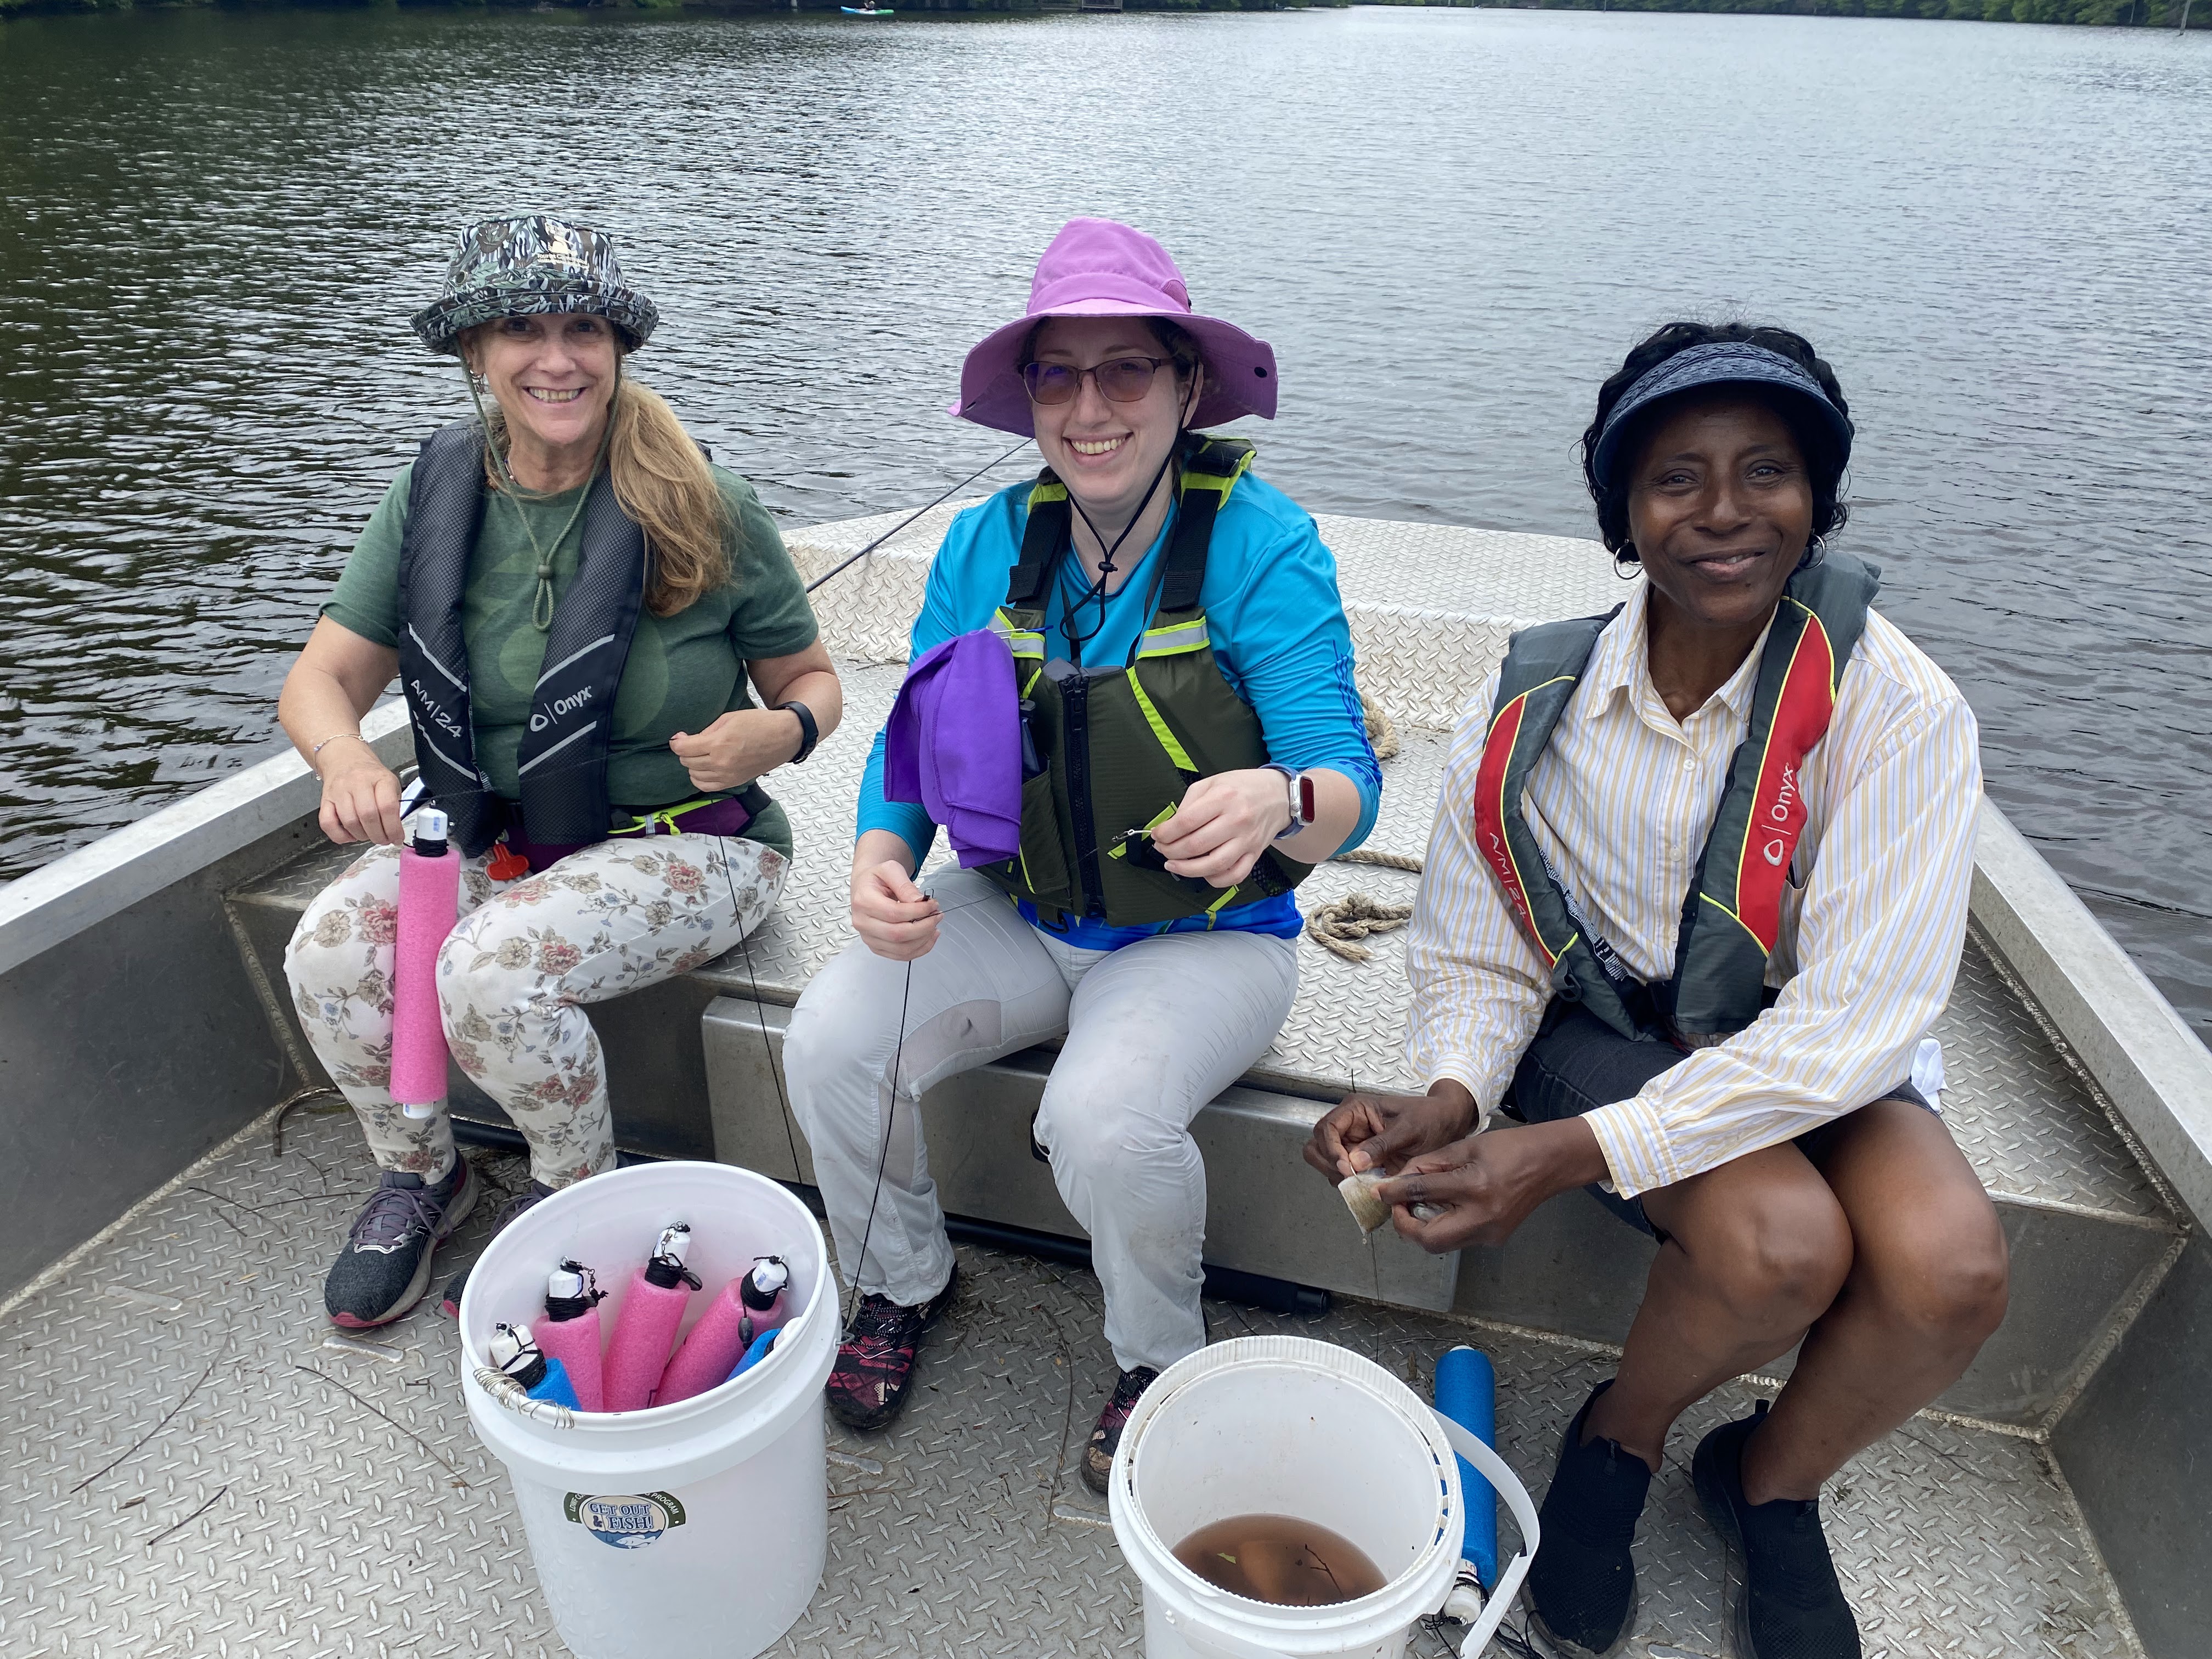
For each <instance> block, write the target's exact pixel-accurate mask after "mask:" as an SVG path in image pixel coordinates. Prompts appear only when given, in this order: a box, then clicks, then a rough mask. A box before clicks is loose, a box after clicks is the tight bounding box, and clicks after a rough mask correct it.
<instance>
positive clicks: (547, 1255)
mask: <svg viewBox="0 0 2212 1659" xmlns="http://www.w3.org/2000/svg"><path fill="white" fill-rule="evenodd" d="M677 1221H684V1222H689V1223H690V1226H691V1248H690V1256H689V1261H690V1266H691V1267H692V1268H693V1270H694V1271H696V1273H698V1275H699V1277H700V1279H702V1281H703V1283H704V1285H705V1288H704V1289H703V1290H702V1291H694V1292H693V1293H692V1297H691V1306H690V1309H688V1310H686V1314H685V1328H687V1329H688V1328H690V1323H691V1322H692V1321H694V1320H696V1317H697V1316H699V1315H700V1314H701V1313H702V1312H704V1311H705V1310H706V1307H707V1304H708V1301H709V1299H710V1298H711V1297H712V1296H713V1293H714V1291H718V1290H720V1288H721V1286H722V1285H724V1284H725V1283H726V1281H727V1280H728V1279H731V1278H732V1276H734V1275H735V1274H737V1273H742V1272H744V1270H745V1269H746V1268H748V1267H751V1266H752V1263H753V1259H754V1258H755V1257H756V1256H762V1255H780V1256H781V1257H782V1258H783V1259H784V1260H785V1261H787V1263H789V1264H790V1267H791V1285H790V1287H789V1289H787V1291H785V1292H784V1294H785V1295H786V1296H787V1297H791V1298H792V1299H793V1317H792V1319H791V1321H790V1322H789V1323H788V1324H787V1326H786V1328H785V1329H784V1333H783V1334H782V1335H781V1336H780V1337H778V1338H777V1339H776V1345H775V1348H774V1350H773V1351H771V1352H770V1353H769V1356H768V1358H766V1359H764V1360H763V1361H762V1362H761V1363H760V1364H757V1365H756V1366H754V1368H753V1369H752V1370H750V1371H748V1372H746V1373H745V1374H744V1376H741V1377H739V1378H738V1380H737V1381H736V1382H734V1383H723V1384H722V1385H721V1386H720V1388H715V1389H708V1391H707V1392H706V1393H705V1394H702V1395H696V1396H694V1397H693V1398H691V1399H690V1400H685V1401H678V1403H677V1404H675V1405H672V1406H659V1407H652V1408H651V1409H648V1410H646V1411H638V1412H622V1413H589V1414H581V1415H577V1416H574V1419H573V1421H572V1422H571V1424H570V1425H568V1426H566V1427H563V1426H562V1425H560V1424H559V1423H557V1422H556V1421H554V1420H550V1419H554V1418H556V1417H558V1416H559V1415H561V1413H557V1412H556V1411H552V1410H543V1409H542V1408H541V1412H542V1415H541V1414H532V1415H525V1414H523V1413H519V1412H517V1411H515V1410H513V1409H511V1408H510V1407H508V1406H507V1405H503V1404H501V1401H499V1400H498V1399H496V1398H495V1397H494V1395H491V1394H490V1393H489V1392H487V1391H486V1389H484V1387H483V1384H482V1383H479V1382H478V1381H477V1367H479V1366H480V1365H482V1364H484V1363H485V1352H484V1351H485V1347H486V1345H487V1344H488V1342H489V1340H490V1337H491V1333H492V1328H493V1326H494V1325H495V1324H497V1323H498V1322H501V1321H507V1322H524V1323H527V1322H533V1321H535V1320H538V1319H539V1318H542V1317H543V1316H544V1307H545V1275H546V1274H547V1273H549V1272H550V1270H551V1269H552V1268H553V1267H555V1265H556V1264H557V1263H558V1262H559V1261H561V1260H562V1258H563V1257H564V1256H565V1257H574V1259H575V1260H577V1261H581V1262H584V1263H585V1264H586V1265H587V1266H589V1267H592V1268H593V1269H595V1270H596V1271H597V1273H598V1274H599V1284H600V1286H601V1288H603V1289H605V1291H608V1292H609V1294H608V1297H607V1299H606V1300H605V1302H603V1303H601V1304H599V1315H600V1317H601V1319H602V1320H603V1321H604V1322H605V1325H606V1327H607V1328H609V1329H611V1328H612V1326H613V1321H614V1319H615V1316H616V1315H617V1313H618V1312H619V1311H620V1310H621V1306H622V1298H623V1294H624V1293H625V1291H627V1290H628V1288H629V1281H630V1278H631V1275H632V1274H633V1273H635V1271H636V1269H637V1268H638V1267H641V1266H642V1265H643V1264H644V1261H645V1259H646V1257H647V1255H648V1254H650V1252H651V1250H652V1249H653V1239H654V1237H655V1236H656V1235H658V1234H659V1231H660V1230H661V1229H662V1228H663V1227H665V1226H667V1225H669V1224H671V1222H677ZM837 1334H838V1308H837V1297H836V1291H835V1289H834V1288H833V1286H832V1285H831V1282H830V1277H829V1261H828V1252H827V1251H826V1250H825V1249H823V1241H822V1230H821V1229H820V1227H818V1226H817V1225H816V1224H815V1220H814V1218H813V1216H812V1215H811V1214H810V1213H808V1212H807V1209H806V1207H805V1206H804V1205H803V1204H801V1203H800V1202H799V1200H797V1199H795V1198H793V1196H792V1195H791V1194H789V1193H787V1192H786V1191H785V1190H784V1189H783V1188H781V1187H779V1186H778V1185H776V1183H775V1182H773V1181H770V1180H769V1179H767V1178H766V1177H765V1176H757V1175H755V1174H753V1173H752V1172H751V1171H750V1170H738V1169H732V1168H731V1167H729V1166H728V1165H726V1164H688V1163H687V1164H647V1165H641V1166H640V1167H638V1168H635V1169H629V1170H616V1171H613V1172H611V1173H610V1174H607V1175H604V1176H596V1177H594V1178H593V1179H592V1180H590V1181H584V1182H578V1183H577V1184H576V1185H574V1186H573V1187H569V1188H564V1189H563V1190H562V1191H561V1192H558V1193H556V1194H554V1195H553V1196H552V1197H550V1198H549V1199H547V1200H544V1202H543V1203H541V1204H538V1205H537V1206H534V1207H533V1208H532V1209H530V1210H528V1211H526V1212H524V1213H523V1214H522V1215H520V1216H519V1217H518V1218H516V1219H515V1220H514V1221H513V1223H512V1224H511V1225H509V1226H508V1227H507V1231H504V1232H502V1233H501V1234H500V1236H499V1237H497V1238H495V1239H494V1240H493V1241H492V1243H491V1245H490V1247H489V1249H486V1250H485V1251H484V1253H483V1259H482V1260H481V1261H478V1262H477V1266H476V1268H475V1270H474V1271H473V1272H471V1273H470V1274H469V1282H468V1288H467V1291H466V1292H465V1295H464V1296H463V1297H462V1301H461V1346H462V1358H461V1392H462V1394H463V1395H464V1396H465V1398H466V1399H467V1401H468V1407H469V1419H470V1421H471V1423H472V1424H474V1425H475V1427H476V1431H477V1437H479V1438H481V1439H482V1440H483V1443H484V1444H485V1445H486V1446H487V1447H489V1449H491V1451H492V1452H493V1454H494V1455H496V1456H497V1457H498V1458H499V1460H500V1461H501V1462H503V1463H504V1464H506V1466H507V1475H508V1477H509V1479H510V1480H512V1482H513V1487H514V1501H515V1507H516V1508H517V1510H520V1513H521V1516H522V1525H523V1531H524V1533H525V1534H526V1537H527V1538H528V1540H529V1543H530V1553H531V1558H532V1560H533V1561H535V1562H536V1564H537V1567H538V1583H539V1584H540V1585H541V1587H542V1588H543V1589H544V1593H545V1601H546V1604H547V1605H548V1607H550V1608H551V1610H552V1613H553V1623H554V1626H555V1628H556V1630H558V1632H560V1636H561V1639H562V1641H563V1642H564V1643H566V1644H568V1649H569V1650H570V1651H571V1652H573V1653H574V1654H575V1655H577V1656H578V1659H683V1656H689V1655H695V1654H697V1655H703V1654H712V1655H714V1656H716V1659H750V1656H751V1655H754V1654H757V1653H758V1652H760V1651H761V1650H763V1648H766V1647H768V1646H769V1645H770V1644H772V1643H774V1642H775V1640H776V1639H777V1638H780V1637H781V1636H782V1634H783V1633H784V1632H785V1631H787V1630H788V1629H789V1628H790V1627H791V1626H792V1625H793V1622H795V1621H796V1620H797V1619H798V1618H799V1614H800V1613H804V1612H805V1610H806V1604H807V1603H808V1602H809V1601H811V1600H812V1599H813V1595H814V1592H815V1589H817V1586H818V1585H819V1584H820V1583H821V1582H822V1564H823V1556H824V1554H825V1553H826V1552H827V1549H828V1547H829V1471H828V1467H827V1463H826V1461H825V1459H824V1456H823V1432H822V1385H823V1382H824V1381H825V1380H826V1379H827V1377H828V1376H829V1366H830V1363H831V1361H832V1360H833V1359H834V1358H836V1352H837Z"/></svg>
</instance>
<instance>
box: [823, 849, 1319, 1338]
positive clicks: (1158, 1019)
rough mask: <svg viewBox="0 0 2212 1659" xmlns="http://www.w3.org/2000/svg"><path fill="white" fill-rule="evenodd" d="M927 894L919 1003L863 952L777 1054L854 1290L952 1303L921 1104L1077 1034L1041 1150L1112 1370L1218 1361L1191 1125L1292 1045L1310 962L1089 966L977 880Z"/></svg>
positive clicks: (1049, 1098)
mask: <svg viewBox="0 0 2212 1659" xmlns="http://www.w3.org/2000/svg"><path fill="white" fill-rule="evenodd" d="M926 885H927V886H928V888H929V889H930V890H931V892H932V893H933V895H934V896H935V897H936V899H937V901H938V903H939V906H940V907H941V909H942V911H943V919H942V921H940V922H939V925H938V935H937V944H936V945H935V947H934V948H933V949H932V950H931V951H930V952H929V954H928V955H927V956H925V957H920V958H918V959H917V960H916V961H915V963H914V964H913V979H912V983H911V985H909V984H908V976H907V968H906V965H905V964H904V963H896V962H890V961H887V960H885V959H884V958H883V957H878V956H877V955H876V954H875V953H874V952H872V951H870V950H869V949H868V948H867V946H866V945H862V944H859V943H857V942H856V943H854V944H853V945H849V946H848V947H847V949H846V950H845V951H844V953H843V954H842V955H841V956H840V957H837V958H836V960H835V961H834V962H832V963H829V966H828V967H826V968H824V969H823V970H822V971H821V972H820V973H819V974H817V975H815V977H814V981H813V982H812V983H811V985H809V986H808V987H806V990H805V994H803V995H801V996H800V998H799V1006H798V1007H797V1008H796V1009H794V1010H793V1013H792V1017H791V1025H790V1029H789V1031H788V1033H787V1036H786V1037H785V1040H784V1050H783V1053H784V1066H785V1069H786V1072H787V1076H788V1079H789V1082H790V1087H791V1104H792V1109H793V1112H794V1113H795V1114H796V1115H798V1118H799V1126H800V1127H801V1128H803V1129H804V1130H805V1133H806V1139H807V1140H808V1142H809V1144H810V1145H811V1146H812V1148H813V1151H814V1170H815V1177H816V1179H817V1181H819V1182H821V1185H822V1196H823V1201H824V1202H825V1203H826V1204H827V1205H828V1206H829V1225H830V1228H831V1231H833V1233H834V1234H835V1235H836V1241H837V1257H838V1261H839V1263H840V1266H841V1267H842V1269H843V1271H844V1273H845V1275H846V1278H847V1280H848V1283H853V1282H857V1283H858V1285H860V1289H861V1290H863V1291H874V1292H877V1293H878V1294H880V1295H883V1296H887V1297H890V1299H891V1300H892V1301H894V1302H896V1303H900V1304H905V1305H908V1306H911V1305H913V1304H916V1303H920V1302H926V1301H927V1300H928V1299H929V1298H930V1297H933V1296H934V1295H936V1294H937V1293H938V1292H939V1291H941V1290H943V1289H944V1288H945V1283H946V1281H947V1280H948V1279H951V1275H952V1246H951V1242H950V1241H949V1240H948V1239H947V1238H946V1237H945V1215H944V1212H943V1211H941V1210H940V1209H939V1207H938V1203H937V1188H936V1184H935V1183H934V1182H932V1181H931V1180H930V1178H929V1167H928V1157H927V1149H926V1148H925V1147H924V1146H923V1145H922V1138H921V1114H920V1112H919V1111H918V1110H917V1109H916V1106H917V1103H918V1101H919V1099H920V1097H921V1094H922V1093H923V1091H926V1090H927V1089H928V1088H929V1087H930V1085H933V1084H934V1083H937V1082H939V1081H940V1080H942V1079H945V1078H948V1077H951V1076H953V1075H955V1074H956V1073H961V1072H965V1071H969V1070H970V1069H972V1068H974V1067H975V1066H981V1065H983V1064H985V1063H987V1061H990V1060H996V1059H998V1058H999V1057H1000V1056H1001V1055H1003V1054H1012V1053H1014V1052H1015V1051H1016V1050H1018V1049H1021V1048H1028V1047H1030V1045H1031V1044H1033V1043H1036V1042H1042V1040H1044V1039H1045V1038H1047V1037H1053V1036H1062V1035H1065V1036H1066V1044H1065V1046H1064V1047H1063V1048H1061V1050H1060V1058H1059V1060H1057V1061H1056V1062H1055V1063H1054V1066H1053V1069H1052V1077H1051V1079H1050V1080H1049V1081H1048V1083H1047V1084H1046V1085H1045V1091H1044V1104H1043V1109H1042V1111H1041V1112H1040V1114H1039V1115H1038V1117H1037V1121H1036V1138H1037V1140H1038V1142H1039V1143H1040V1144H1041V1145H1042V1146H1044V1148H1045V1149H1046V1150H1047V1151H1048V1152H1050V1153H1051V1154H1052V1174H1053V1180H1054V1182H1055V1183H1056V1184H1057V1185H1058V1187H1059V1188H1060V1197H1061V1198H1062V1199H1064V1200H1066V1204H1067V1207H1068V1209H1069V1210H1070V1211H1071V1212H1073V1215H1074V1217H1075V1218H1076V1219H1077V1220H1078V1221H1079V1222H1080V1223H1081V1224H1082V1225H1083V1227H1084V1229H1085V1231H1087V1232H1088V1233H1089V1234H1090V1235H1091V1262H1092V1265H1093V1266H1094V1267H1096V1269H1097V1273H1098V1279H1099V1283H1100V1284H1101V1285H1103V1287H1104V1289H1105V1292H1106V1340H1107V1341H1108V1342H1109V1344H1110V1345H1111V1346H1112V1347H1113V1350H1114V1359H1115V1364H1118V1365H1120V1366H1121V1368H1122V1369H1123V1370H1133V1369H1134V1368H1136V1367H1137V1366H1139V1365H1150V1366H1152V1367H1154V1368H1156V1369H1157V1368H1164V1367H1165V1366H1168V1365H1170V1364H1174V1363H1175V1362H1176V1360H1178V1359H1180V1358H1182V1357H1183V1356H1184V1355H1185V1354H1187V1353H1192V1352H1195V1351H1196V1350H1198V1349H1199V1348H1200V1347H1202V1346H1205V1342H1206V1328H1205V1322H1204V1320H1203V1318H1202V1316H1201V1315H1200V1311H1199V1291H1200V1285H1201V1284H1202V1283H1203V1279H1204V1275H1203V1270H1202V1268H1201V1267H1200V1250H1201V1249H1202V1248H1203V1246H1204V1244H1205V1242H1206V1170H1205V1168H1204V1166H1203V1164H1201V1163H1200V1159H1199V1155H1198V1146H1197V1143H1195V1142H1194V1141H1193V1140H1192V1139H1191V1138H1190V1121H1191V1120H1192V1119H1193V1118H1194V1117H1195V1116H1197V1115H1198V1112H1199V1109H1200V1107H1202V1106H1204V1105H1205V1104H1206V1103H1207V1102H1208V1101H1210V1100H1212V1098H1213V1097H1215V1096H1216V1095H1218V1094H1219V1093H1220V1092H1221V1091H1223V1090H1224V1089H1226V1088H1227V1087H1229V1085H1231V1084H1232V1083H1234V1082H1236V1081H1237V1079H1238V1078H1239V1077H1241V1076H1243V1073H1244V1072H1245V1071H1246V1070H1247V1068H1249V1066H1251V1064H1252V1063H1253V1061H1255V1060H1257V1059H1259V1057H1260V1056H1261V1054H1265V1053H1266V1052H1267V1047H1268V1045H1269V1044H1270V1043H1272V1042H1273V1041H1274V1038H1275V1033H1276V1032H1277V1031H1278V1030H1281V1028H1282V1024H1283V1021H1284V1020H1285V1018H1287V1017H1288V1016H1289V1014H1290V1012H1291V996H1292V994H1293V993H1294V992H1295V991H1296V990H1297V941H1296V940H1295V939H1278V938H1275V937H1273V935H1269V934H1264V933H1170V934H1163V935H1161V936H1160V937H1158V938H1155V939H1144V940H1141V941H1139V943H1137V944H1135V945H1126V946H1124V947H1123V948H1122V949H1121V950H1119V951H1083V950H1077V949H1074V948H1073V947H1071V946H1069V945H1064V944H1062V943H1060V941H1059V940H1057V939H1054V938H1052V937H1051V936H1050V935H1049V934H1047V933H1041V932H1039V931H1038V930H1037V929H1036V928H1035V927H1031V926H1030V924H1029V923H1028V922H1026V921H1023V920H1022V918H1021V915H1020V913H1019V912H1018V910H1016V909H1015V908H1014V906H1013V902H1012V900H1010V899H1008V898H1006V896H1004V895H1003V894H1001V893H1000V892H999V891H998V890H997V889H995V888H994V887H993V886H992V885H991V884H989V883H988V882H987V881H986V880H984V878H982V877H981V876H978V875H975V874H973V873H972V872H963V871H949V872H945V873H944V874H943V875H941V876H939V877H937V878H933V880H931V881H930V882H928V883H927V884H926ZM902 1004H903V1006H904V1012H905V1016H906V1018H905V1040H904V1042H903V1044H902V1043H901V1041H900V1036H899V1030H900V1024H899V1017H900V1012H901V1007H902ZM894 1054H896V1055H897V1064H898V1073H899V1075H898V1077H897V1079H896V1091H897V1092H896V1105H895V1106H894V1103H893V1094H892V1085H893V1079H892V1078H891V1075H890V1073H891V1066H892V1060H893V1056H894ZM887 1113H889V1114H890V1120H891V1121H890V1130H891V1133H890V1140H889V1142H888V1144H887V1143H886V1141H885V1139H884V1128H885V1124H884V1118H885V1115H886V1114H887ZM1016 1150H1025V1149H1016ZM879 1161H880V1163H881V1164H882V1168H883V1181H882V1190H881V1192H880V1193H878V1190H877V1180H876V1170H877V1166H878V1162H879ZM871 1205H873V1207H874V1212H875V1213H874V1220H873V1221H872V1222H871V1221H870V1220H869V1210H870V1206H871ZM864 1231H865V1232H866V1239H867V1249H866V1255H865V1257H863V1255H862V1254H861V1249H860V1246H861V1236H862V1234H863V1232H864Z"/></svg>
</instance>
